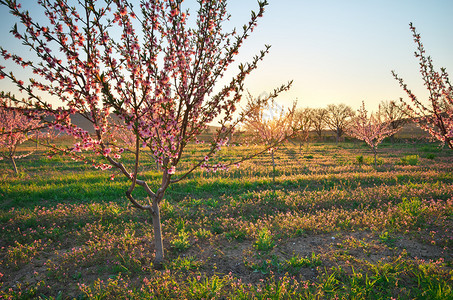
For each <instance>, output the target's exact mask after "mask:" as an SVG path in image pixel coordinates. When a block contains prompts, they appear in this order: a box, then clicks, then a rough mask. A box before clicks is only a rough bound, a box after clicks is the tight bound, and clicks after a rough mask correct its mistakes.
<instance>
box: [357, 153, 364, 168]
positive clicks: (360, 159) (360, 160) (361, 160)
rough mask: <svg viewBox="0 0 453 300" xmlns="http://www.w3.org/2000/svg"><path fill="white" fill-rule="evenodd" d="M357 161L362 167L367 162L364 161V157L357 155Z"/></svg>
mask: <svg viewBox="0 0 453 300" xmlns="http://www.w3.org/2000/svg"><path fill="white" fill-rule="evenodd" d="M355 159H356V161H357V163H358V164H359V165H360V166H361V165H363V163H364V162H365V161H364V159H363V155H357V156H356V158H355Z"/></svg>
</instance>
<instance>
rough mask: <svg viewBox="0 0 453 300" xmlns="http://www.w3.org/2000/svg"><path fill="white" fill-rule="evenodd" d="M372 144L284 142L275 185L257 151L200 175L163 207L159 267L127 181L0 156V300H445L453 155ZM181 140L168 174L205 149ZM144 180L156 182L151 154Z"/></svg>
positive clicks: (450, 264)
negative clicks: (375, 160)
mask: <svg viewBox="0 0 453 300" xmlns="http://www.w3.org/2000/svg"><path fill="white" fill-rule="evenodd" d="M381 146H382V147H380V148H379V150H378V157H379V158H380V159H382V161H381V162H382V163H381V164H379V165H378V166H377V167H376V168H374V165H373V164H371V165H370V164H368V163H367V161H366V159H365V158H368V157H370V158H371V157H372V155H373V154H372V153H371V150H369V149H368V148H366V147H363V145H362V144H355V143H343V144H340V145H339V146H336V145H335V144H328V143H327V144H323V143H315V144H310V147H309V148H307V149H304V151H302V153H299V149H298V146H292V145H290V144H288V145H286V146H285V147H282V148H281V149H279V150H278V152H277V157H278V159H277V160H276V163H277V170H278V174H277V176H276V178H275V182H273V180H272V165H271V160H270V157H269V155H268V154H264V155H262V156H259V157H257V158H256V159H254V160H252V161H248V162H245V163H243V164H242V165H241V167H240V168H239V169H236V168H234V169H231V170H230V171H229V172H224V171H221V172H217V173H206V172H202V171H200V170H197V171H196V172H194V173H193V174H191V175H190V176H189V177H188V178H187V180H185V181H181V182H180V183H177V184H174V185H172V186H170V187H169V189H168V190H167V193H166V196H165V200H164V201H163V202H162V203H161V216H162V228H163V239H164V247H165V249H166V257H167V258H166V260H165V263H164V270H163V271H158V270H154V269H153V268H152V261H153V258H154V240H153V230H152V225H151V220H150V218H149V215H148V214H146V213H144V212H141V211H138V210H135V209H134V208H132V207H131V206H130V205H129V203H128V202H127V199H126V198H125V191H126V189H127V188H128V182H127V180H125V179H124V178H122V177H121V176H116V178H115V180H113V181H112V180H110V175H111V174H112V173H111V172H110V171H105V172H102V171H97V170H93V169H92V168H91V167H90V166H86V165H84V164H81V163H77V162H74V161H66V160H65V159H64V158H52V159H48V158H45V157H44V153H43V151H42V150H39V151H37V152H35V153H34V154H33V155H31V156H29V157H27V158H24V159H21V160H18V167H19V169H20V171H21V172H20V174H19V175H17V176H16V175H14V174H13V172H12V171H11V170H10V166H9V164H8V162H7V161H0V170H1V171H0V199H1V201H0V232H1V235H0V247H2V251H1V253H0V298H9V297H11V298H12V299H26V298H27V297H28V298H38V299H39V298H40V297H41V299H72V298H79V299H83V298H88V299H126V298H129V299H143V298H156V299H169V298H179V299H183V298H188V299H199V298H209V299H211V298H212V299H267V298H271V299H293V298H294V299H299V298H302V299H323V298H324V299H329V298H332V299H333V298H335V297H337V298H339V299H391V298H392V297H393V298H395V299H414V298H415V299H452V298H453V292H452V288H451V287H452V285H453V282H452V278H453V260H452V254H453V253H452V248H453V242H452V241H453V234H452V232H453V227H452V226H453V198H452V197H453V194H452V191H453V175H452V174H453V167H452V164H451V161H452V158H453V152H451V151H447V149H445V150H440V149H439V148H438V146H437V145H435V144H395V145H393V144H390V143H384V144H382V145H381ZM190 147H192V148H191V149H189V154H190V155H187V156H185V157H184V158H183V160H182V162H181V164H180V165H178V168H177V174H176V175H178V174H180V173H181V172H182V171H184V170H186V169H187V168H189V167H190V165H191V163H192V161H193V157H194V156H196V157H202V156H203V154H204V153H205V150H206V149H204V148H201V149H200V147H199V146H197V147H195V146H192V145H190ZM254 147H255V146H249V147H245V146H234V147H233V146H230V147H227V148H226V149H225V150H226V151H225V152H223V153H224V154H227V155H228V156H232V157H238V156H239V155H241V154H242V153H247V152H250V151H252V150H253V148H254ZM25 150H26V149H25ZM25 150H24V151H25ZM221 153H222V152H221ZM433 153H435V159H431V158H430V157H428V154H433ZM408 155H413V156H417V163H406V164H402V163H401V158H404V160H406V161H408V162H410V160H411V159H410V158H408V157H407V156H408ZM360 156H362V158H363V159H362V162H359V161H358V160H357V157H360ZM125 159H126V162H125V163H126V164H128V163H131V162H132V161H131V157H128V156H127V155H125ZM141 176H142V178H145V179H146V180H147V181H148V183H149V185H150V187H151V188H153V189H155V188H156V187H158V185H159V182H160V175H159V173H158V172H156V170H155V166H154V164H153V163H152V162H149V163H147V164H145V165H143V166H141ZM134 196H135V197H136V198H137V199H138V200H139V201H141V200H145V198H146V194H145V193H144V192H143V190H141V189H137V190H136V191H134Z"/></svg>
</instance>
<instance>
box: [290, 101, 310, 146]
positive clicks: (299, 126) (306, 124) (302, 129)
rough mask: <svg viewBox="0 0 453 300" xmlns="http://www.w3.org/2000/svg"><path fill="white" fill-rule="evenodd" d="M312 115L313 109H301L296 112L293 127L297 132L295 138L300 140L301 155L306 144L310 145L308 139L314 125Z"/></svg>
mask: <svg viewBox="0 0 453 300" xmlns="http://www.w3.org/2000/svg"><path fill="white" fill-rule="evenodd" d="M312 115H313V109H312V108H309V107H306V108H299V109H296V111H295V112H294V117H293V125H292V126H293V128H294V132H295V134H294V136H295V137H296V138H297V139H298V140H299V153H300V152H301V148H302V145H303V144H304V142H306V143H307V145H308V137H309V134H310V130H311V129H312V124H313V120H312Z"/></svg>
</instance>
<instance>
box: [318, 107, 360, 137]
mask: <svg viewBox="0 0 453 300" xmlns="http://www.w3.org/2000/svg"><path fill="white" fill-rule="evenodd" d="M326 110H327V115H326V118H325V121H326V124H327V126H328V127H329V128H330V130H332V132H333V133H335V138H336V143H337V144H338V142H339V141H340V138H341V136H342V135H343V134H344V133H345V132H346V130H347V129H348V127H349V124H350V122H351V118H352V116H353V115H354V111H353V110H352V108H351V107H350V106H348V105H346V104H343V103H341V104H338V105H336V104H329V105H328V106H327V109H326Z"/></svg>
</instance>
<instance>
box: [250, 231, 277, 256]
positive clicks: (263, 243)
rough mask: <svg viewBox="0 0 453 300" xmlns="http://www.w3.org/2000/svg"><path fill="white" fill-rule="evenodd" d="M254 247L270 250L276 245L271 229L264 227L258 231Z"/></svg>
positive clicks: (259, 249) (260, 249)
mask: <svg viewBox="0 0 453 300" xmlns="http://www.w3.org/2000/svg"><path fill="white" fill-rule="evenodd" d="M254 247H255V249H256V250H258V251H269V250H272V249H273V248H274V247H275V242H274V241H273V240H272V236H271V233H270V231H269V229H267V228H264V229H262V230H260V232H258V237H257V239H256V241H255V243H254Z"/></svg>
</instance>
